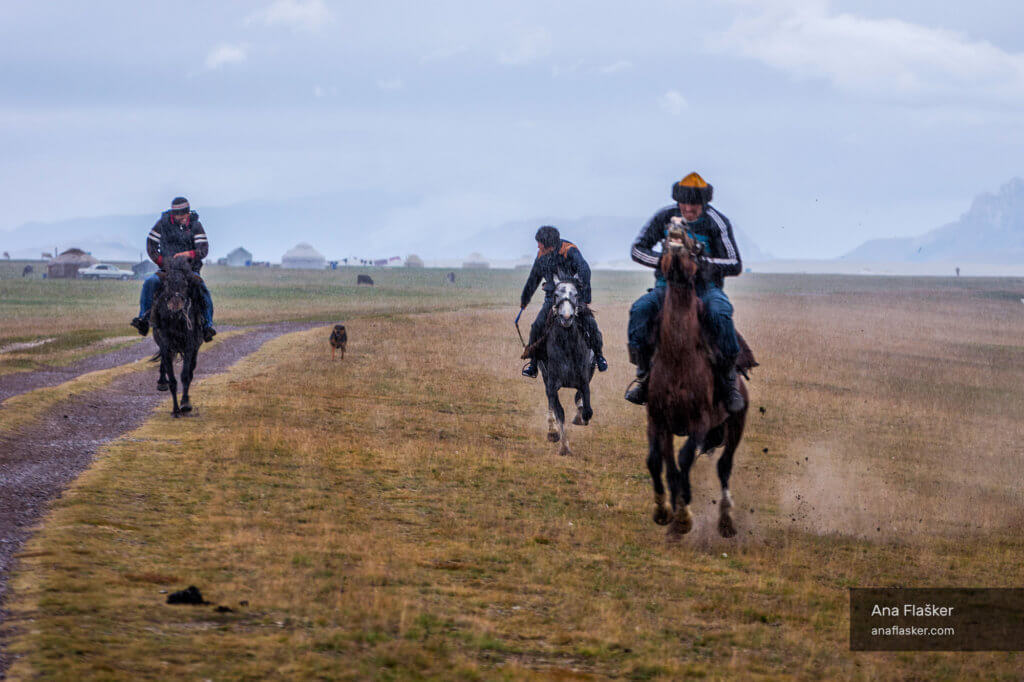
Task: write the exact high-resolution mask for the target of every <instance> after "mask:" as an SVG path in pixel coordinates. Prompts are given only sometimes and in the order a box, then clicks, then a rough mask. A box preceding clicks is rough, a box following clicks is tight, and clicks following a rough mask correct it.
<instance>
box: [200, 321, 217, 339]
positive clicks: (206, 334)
mask: <svg viewBox="0 0 1024 682" xmlns="http://www.w3.org/2000/svg"><path fill="white" fill-rule="evenodd" d="M215 336H217V330H216V329H214V328H213V325H212V324H208V325H204V326H203V341H205V342H206V343H210V341H213V337H215Z"/></svg>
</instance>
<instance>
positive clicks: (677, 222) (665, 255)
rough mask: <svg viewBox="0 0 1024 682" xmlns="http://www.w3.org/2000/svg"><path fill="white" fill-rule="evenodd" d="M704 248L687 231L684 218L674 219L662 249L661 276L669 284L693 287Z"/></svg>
mask: <svg viewBox="0 0 1024 682" xmlns="http://www.w3.org/2000/svg"><path fill="white" fill-rule="evenodd" d="M702 248H703V247H702V245H701V243H700V242H698V241H697V240H696V239H694V238H693V237H691V236H690V234H689V233H688V232H687V231H686V229H685V227H684V226H683V221H682V218H672V221H671V223H670V224H669V227H668V230H667V231H666V233H665V241H664V243H663V244H662V249H661V262H660V264H659V268H660V269H661V274H662V275H664V276H665V279H666V280H668V281H669V282H673V283H675V284H689V285H691V286H692V285H693V282H694V279H695V278H696V277H697V269H698V268H697V256H699V255H700V252H701V249H702Z"/></svg>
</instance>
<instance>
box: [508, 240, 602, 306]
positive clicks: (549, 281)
mask: <svg viewBox="0 0 1024 682" xmlns="http://www.w3.org/2000/svg"><path fill="white" fill-rule="evenodd" d="M555 275H558V279H571V278H573V277H575V278H576V279H577V280H578V281H579V283H580V300H582V301H583V302H584V303H587V304H589V303H590V265H588V264H587V261H586V259H585V258H583V254H582V253H580V250H579V247H577V246H576V245H575V244H573V243H572V242H567V241H565V240H564V239H563V240H562V243H561V244H560V245H559V247H558V248H557V249H552V250H551V251H549V252H547V253H544V252H543V249H542V250H541V251H538V252H537V259H536V260H535V261H533V268H532V269H531V270H530V276H529V278H527V280H526V286H524V287H523V295H522V296H521V297H520V299H519V303H520V306H521V307H523V308H525V307H526V306H527V304H528V303H529V302H530V299H531V298H532V297H533V292H535V291H536V290H537V286H538V285H539V284H540V282H541V280H542V279H543V280H544V295H545V296H550V295H551V294H552V292H554V290H555Z"/></svg>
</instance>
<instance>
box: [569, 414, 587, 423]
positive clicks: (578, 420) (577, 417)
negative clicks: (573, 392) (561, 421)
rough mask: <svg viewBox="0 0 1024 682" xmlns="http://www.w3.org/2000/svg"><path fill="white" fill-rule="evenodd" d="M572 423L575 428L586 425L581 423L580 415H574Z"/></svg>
mask: <svg viewBox="0 0 1024 682" xmlns="http://www.w3.org/2000/svg"><path fill="white" fill-rule="evenodd" d="M572 423H573V424H575V425H576V426H586V425H587V422H585V421H583V417H581V416H580V415H576V416H575V417H574V418H573V420H572Z"/></svg>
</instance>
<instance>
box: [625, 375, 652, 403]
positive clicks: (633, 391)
mask: <svg viewBox="0 0 1024 682" xmlns="http://www.w3.org/2000/svg"><path fill="white" fill-rule="evenodd" d="M649 376H650V375H648V376H645V377H637V378H635V379H633V381H631V382H630V383H629V386H627V387H626V394H625V395H624V396H623V397H624V398H625V399H626V400H628V401H629V402H631V403H633V404H634V405H646V404H647V381H648V378H649Z"/></svg>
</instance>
